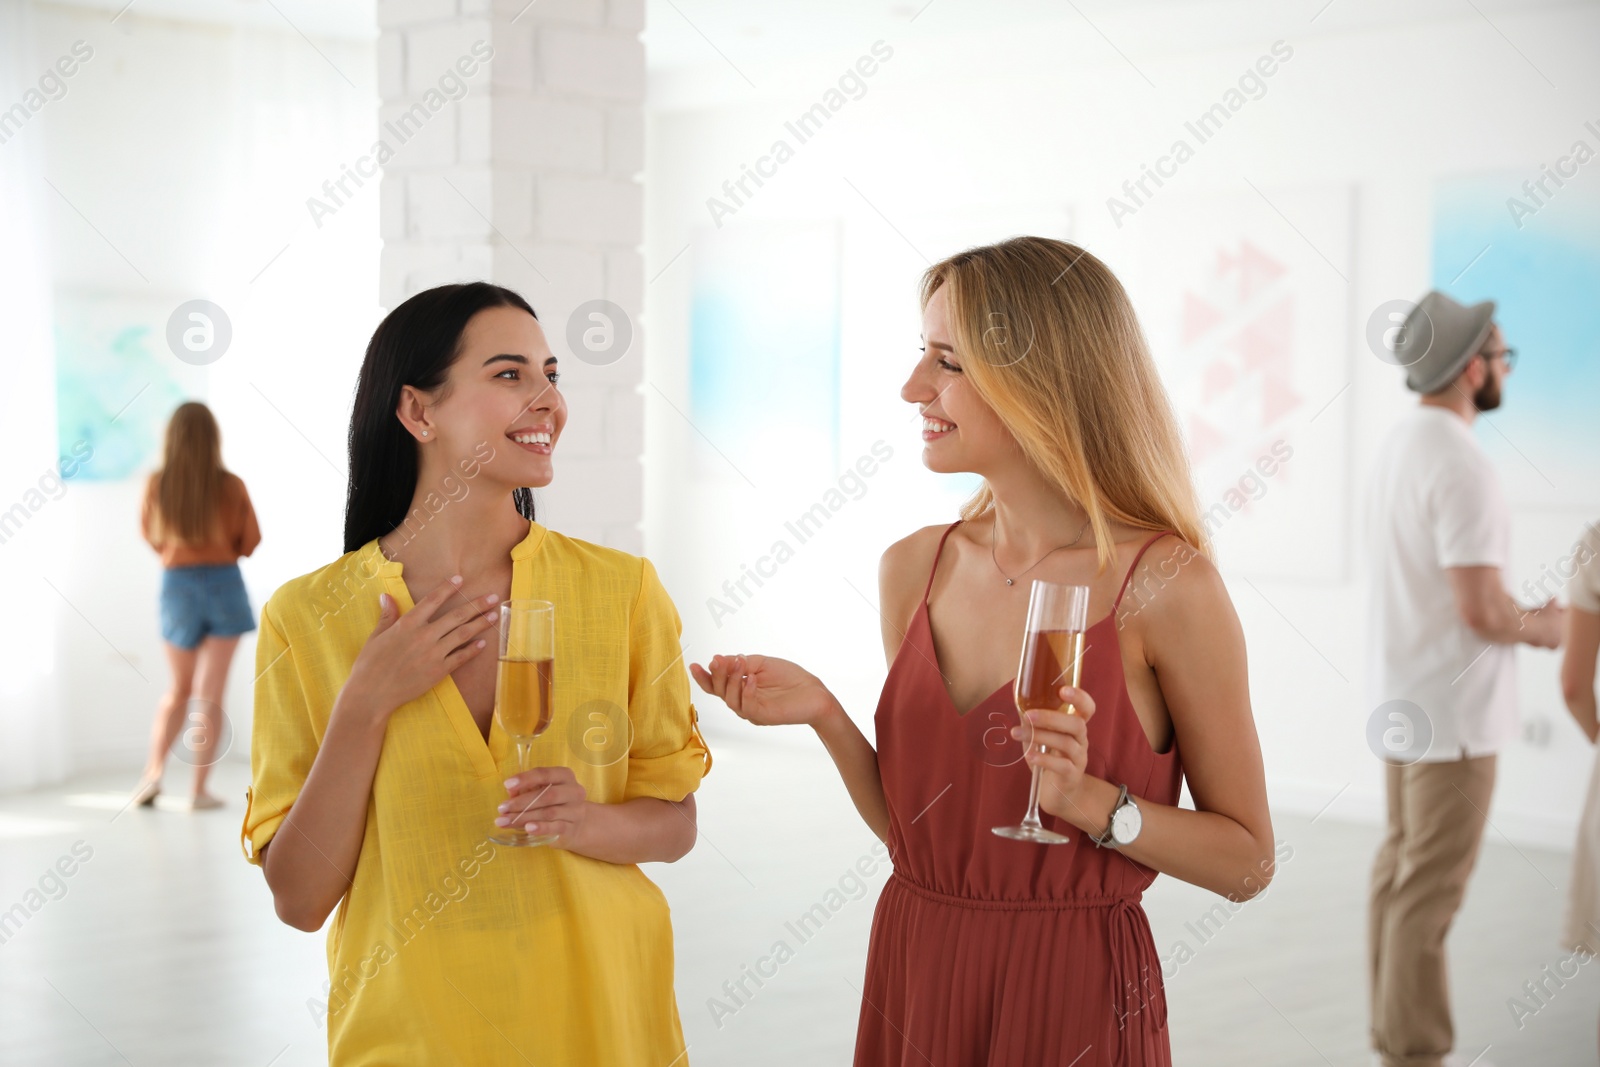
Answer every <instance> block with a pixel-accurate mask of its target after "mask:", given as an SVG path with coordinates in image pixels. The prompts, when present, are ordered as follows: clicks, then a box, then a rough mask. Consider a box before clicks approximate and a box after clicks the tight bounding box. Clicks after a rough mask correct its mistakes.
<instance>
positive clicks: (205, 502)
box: [133, 400, 261, 810]
mask: <svg viewBox="0 0 1600 1067" xmlns="http://www.w3.org/2000/svg"><path fill="white" fill-rule="evenodd" d="M139 530H140V532H141V533H142V534H143V535H144V539H145V540H146V541H147V542H149V544H150V547H151V548H153V549H155V550H156V552H158V553H159V554H160V556H161V565H162V568H163V569H162V572H161V637H162V641H163V643H164V644H165V646H166V650H167V664H168V667H169V668H170V669H171V671H172V688H170V689H168V690H167V692H166V694H165V695H164V696H163V697H162V698H161V703H160V704H159V705H158V706H157V708H156V718H155V723H154V724H153V725H152V727H151V730H150V758H149V760H148V761H147V762H146V764H145V768H144V774H143V775H142V777H141V778H140V780H139V786H138V788H137V789H136V790H135V791H134V798H133V800H134V803H135V804H138V805H140V806H142V807H149V806H150V805H152V804H154V803H155V799H156V796H157V795H158V794H159V793H160V792H161V779H162V775H163V774H164V773H165V770H166V763H167V753H168V752H169V751H170V750H171V748H172V743H173V742H174V741H175V740H177V738H178V734H179V732H180V731H182V732H183V735H184V745H185V747H186V748H187V749H189V752H190V754H189V756H188V759H189V760H190V761H191V762H192V763H193V764H194V795H193V797H192V799H191V802H190V803H191V805H192V806H193V807H194V809H195V810H202V809H206V808H220V807H222V801H221V800H220V799H218V798H217V797H215V796H213V795H212V794H210V793H208V792H206V778H207V776H208V775H209V774H210V772H211V764H212V763H214V762H215V761H216V757H217V755H218V753H217V751H216V750H217V741H218V740H219V738H220V737H221V735H222V693H223V690H224V689H225V688H226V687H227V684H228V667H229V665H230V664H232V662H233V653H234V650H235V649H236V648H237V647H238V645H239V637H240V636H241V635H243V634H247V633H249V632H250V631H251V630H254V629H255V628H256V623H255V616H254V615H253V614H252V613H251V610H250V598H249V596H248V595H247V594H246V593H245V588H244V578H243V576H242V575H241V574H240V573H239V557H240V556H248V555H250V553H252V552H254V551H255V550H256V546H257V545H259V544H260V543H261V528H260V526H258V525H257V523H256V513H255V509H254V508H253V507H251V505H250V494H249V493H248V492H247V491H246V490H245V486H244V481H243V480H242V479H241V478H240V477H239V476H238V475H237V474H234V473H233V472H231V471H229V470H228V469H227V468H225V467H224V466H223V465H222V435H221V433H220V432H219V431H218V429H217V420H216V418H215V417H214V416H213V415H212V414H211V409H210V408H208V407H206V406H205V405H204V404H202V403H200V402H198V401H194V400H191V401H189V402H187V403H184V404H179V405H178V407H177V410H175V411H174V412H173V413H172V418H171V420H170V421H169V422H168V423H167V434H166V442H165V445H164V447H163V449H162V457H161V469H160V470H158V471H156V472H155V473H154V474H152V475H151V476H150V479H149V481H148V482H147V483H146V485H145V494H144V504H143V506H142V507H141V508H140V513H139ZM186 722H187V724H188V726H187V728H185V723H186Z"/></svg>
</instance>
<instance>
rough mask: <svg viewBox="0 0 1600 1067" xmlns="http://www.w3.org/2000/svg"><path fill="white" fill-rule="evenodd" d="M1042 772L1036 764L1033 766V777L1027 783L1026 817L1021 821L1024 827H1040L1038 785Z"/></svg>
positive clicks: (1042, 775)
mask: <svg viewBox="0 0 1600 1067" xmlns="http://www.w3.org/2000/svg"><path fill="white" fill-rule="evenodd" d="M1043 777H1044V770H1043V768H1041V767H1040V766H1039V765H1038V764H1034V766H1033V777H1032V778H1031V779H1029V781H1028V817H1027V818H1025V819H1023V820H1022V825H1024V826H1042V825H1043V824H1042V823H1040V822H1039V784H1040V782H1041V781H1042V780H1043Z"/></svg>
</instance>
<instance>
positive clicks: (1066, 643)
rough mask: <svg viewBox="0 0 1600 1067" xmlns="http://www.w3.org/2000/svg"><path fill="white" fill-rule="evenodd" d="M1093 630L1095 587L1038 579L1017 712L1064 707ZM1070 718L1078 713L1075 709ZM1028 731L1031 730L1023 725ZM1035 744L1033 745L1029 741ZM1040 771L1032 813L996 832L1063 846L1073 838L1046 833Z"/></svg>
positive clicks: (1031, 791) (1032, 789) (1031, 596)
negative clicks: (1091, 604) (1091, 593)
mask: <svg viewBox="0 0 1600 1067" xmlns="http://www.w3.org/2000/svg"><path fill="white" fill-rule="evenodd" d="M1088 627H1089V587H1088V586H1086V585H1061V584H1059V583H1057V582H1043V581H1039V580H1038V579H1034V582H1033V588H1032V589H1031V590H1030V591H1029V593H1028V621H1027V623H1026V624H1025V626H1024V628H1023V633H1022V663H1021V665H1020V666H1018V668H1017V681H1016V685H1015V686H1014V688H1013V692H1012V696H1013V698H1014V699H1015V700H1016V704H1017V713H1018V714H1019V715H1020V714H1023V713H1025V712H1028V711H1034V710H1045V711H1056V710H1058V709H1059V708H1060V707H1061V696H1060V694H1059V693H1058V692H1057V690H1059V689H1060V688H1061V687H1062V686H1064V685H1070V686H1074V687H1076V686H1077V684H1078V677H1079V673H1080V672H1081V671H1082V669H1083V635H1084V632H1085V631H1086V630H1087V629H1088ZM1067 714H1069V715H1072V714H1076V712H1075V711H1074V709H1073V707H1072V705H1071V704H1068V705H1067ZM1022 725H1023V727H1024V728H1027V727H1028V725H1029V724H1028V722H1027V720H1023V724H1022ZM1027 743H1028V744H1032V742H1031V741H1029V742H1027ZM1041 773H1042V772H1041V771H1040V768H1039V767H1038V766H1035V767H1034V768H1033V777H1032V779H1031V781H1030V782H1029V785H1028V814H1027V815H1026V817H1024V818H1023V820H1022V822H1021V824H1020V825H1017V826H996V827H994V832H995V833H997V834H999V835H1000V836H1001V837H1009V838H1011V839H1012V840H1014V841H1034V842H1037V843H1038V844H1041V845H1063V844H1066V843H1067V842H1068V841H1071V840H1072V838H1070V837H1068V836H1067V835H1066V834H1058V833H1056V832H1055V831H1054V830H1046V829H1045V828H1044V825H1043V824H1042V823H1041V822H1040V821H1039V780H1040V774H1041Z"/></svg>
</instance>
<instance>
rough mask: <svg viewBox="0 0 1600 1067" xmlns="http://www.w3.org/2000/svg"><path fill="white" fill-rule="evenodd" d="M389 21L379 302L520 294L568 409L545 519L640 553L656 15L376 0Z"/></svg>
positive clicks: (580, 1)
mask: <svg viewBox="0 0 1600 1067" xmlns="http://www.w3.org/2000/svg"><path fill="white" fill-rule="evenodd" d="M378 22H379V27H380V31H381V32H380V38H379V44H378V66H379V70H378V74H379V77H378V84H379V92H380V94H381V96H382V106H381V112H380V117H379V136H380V138H381V140H382V141H383V142H384V143H385V144H387V145H388V146H389V148H390V149H391V154H390V155H389V156H388V158H387V159H386V161H385V162H384V163H383V177H382V184H381V190H382V191H381V196H382V236H383V256H382V278H381V281H380V287H379V293H380V295H379V298H380V300H381V301H382V303H383V305H384V307H385V308H393V307H394V306H396V305H397V304H399V303H400V302H401V301H402V300H404V299H405V298H406V297H408V296H410V295H412V294H413V293H416V292H419V291H420V290H423V289H427V288H429V287H431V286H435V285H442V284H444V283H446V282H456V281H473V280H484V281H492V282H495V283H497V284H499V285H504V286H507V287H508V288H511V289H515V290H516V291H517V292H519V293H521V294H522V295H523V296H524V297H526V298H527V300H528V302H529V303H530V304H532V305H533V308H534V310H535V311H536V312H537V313H538V315H539V319H540V322H541V324H542V325H543V327H544V331H545V335H546V336H547V338H548V339H549V341H550V346H551V348H552V349H553V350H554V351H555V353H556V355H557V356H558V357H560V359H561V371H562V382H561V390H562V392H563V394H564V395H565V396H566V398H567V403H568V406H569V408H570V410H571V417H570V420H569V422H568V424H567V429H566V431H565V432H564V433H563V435H562V439H561V442H560V444H559V445H558V446H557V449H556V477H555V481H554V482H553V483H552V484H551V485H550V486H549V487H548V488H546V489H541V490H538V491H536V493H535V501H536V505H537V507H538V511H539V519H540V521H541V522H549V523H550V524H552V525H555V526H557V527H558V528H559V529H560V530H561V531H562V532H564V533H569V534H572V535H573V536H576V537H582V538H585V539H586V540H592V541H597V542H600V543H603V544H608V545H612V546H614V547H617V548H621V549H624V550H626V551H630V552H640V551H642V548H643V545H642V533H641V528H640V523H641V521H642V519H643V517H644V485H643V473H642V467H641V463H640V454H641V452H642V451H643V448H644V426H643V423H644V397H643V395H642V394H641V389H642V387H643V381H644V376H643V338H642V336H641V331H640V329H639V323H638V316H639V312H640V310H641V308H642V307H643V304H644V263H643V256H642V253H641V251H640V245H641V244H642V243H643V241H644V221H643V214H644V197H643V193H642V190H641V187H640V185H639V181H638V174H639V172H640V171H641V170H642V169H643V168H644V85H645V65H644V46H643V44H642V42H641V41H640V40H639V33H640V31H641V30H642V29H643V28H644V2H643V0H534V2H532V3H529V2H528V0H378ZM596 300H605V301H609V302H610V303H611V304H612V305H614V306H615V307H616V308H618V309H620V311H621V313H622V315H623V316H625V318H624V320H623V321H612V318H613V317H614V316H613V317H606V318H599V319H596V318H593V317H591V315H590V314H588V312H589V311H591V310H592V309H591V308H587V307H585V305H588V304H590V302H592V301H596ZM580 311H581V312H583V314H581V315H579V316H578V317H577V321H578V332H579V333H580V334H582V333H583V331H585V330H588V331H590V332H589V333H588V334H587V336H588V337H589V339H590V343H589V345H588V346H587V347H584V346H580V347H579V348H577V349H574V348H573V346H572V345H570V344H569V342H568V336H569V323H570V322H572V321H573V320H574V313H575V312H580ZM608 328H610V329H612V330H613V331H614V332H613V333H612V334H611V335H610V336H611V341H610V343H611V345H612V346H613V347H612V350H611V351H609V352H608V351H607V350H606V349H605V348H604V347H603V345H604V344H605V343H606V341H607V333H606V331H607V329H608ZM624 330H628V331H631V333H632V342H631V344H630V345H629V347H628V348H627V350H626V351H625V352H624V353H623V354H621V355H620V357H619V356H618V355H617V350H616V344H617V338H618V336H619V335H620V334H621V333H622V331H624ZM597 348H598V350H597Z"/></svg>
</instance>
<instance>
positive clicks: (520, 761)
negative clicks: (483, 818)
mask: <svg viewBox="0 0 1600 1067" xmlns="http://www.w3.org/2000/svg"><path fill="white" fill-rule="evenodd" d="M532 769H533V742H532V741H530V740H528V739H527V738H526V737H519V738H517V773H519V774H520V773H522V772H523V771H529V770H532ZM512 830H513V832H514V833H515V834H516V835H517V836H518V837H520V838H522V839H523V840H524V841H526V840H527V838H528V830H527V825H526V824H523V825H522V826H514V827H512Z"/></svg>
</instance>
